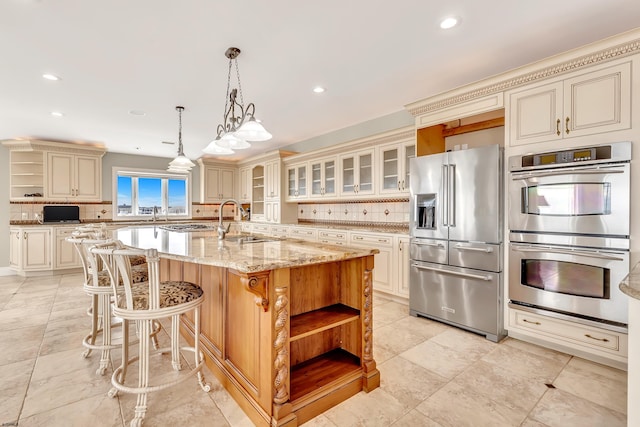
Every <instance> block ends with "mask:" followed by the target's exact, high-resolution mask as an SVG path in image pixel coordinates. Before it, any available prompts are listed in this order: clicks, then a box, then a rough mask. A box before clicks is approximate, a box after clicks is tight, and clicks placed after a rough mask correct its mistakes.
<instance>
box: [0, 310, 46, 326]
mask: <svg viewBox="0 0 640 427" xmlns="http://www.w3.org/2000/svg"><path fill="white" fill-rule="evenodd" d="M48 320H49V311H48V310H47V311H46V312H43V311H42V310H41V309H38V308H35V309H32V308H25V307H22V308H13V309H3V310H2V311H0V331H8V330H11V329H20V328H28V327H31V326H41V325H46V324H47V321H48Z"/></svg>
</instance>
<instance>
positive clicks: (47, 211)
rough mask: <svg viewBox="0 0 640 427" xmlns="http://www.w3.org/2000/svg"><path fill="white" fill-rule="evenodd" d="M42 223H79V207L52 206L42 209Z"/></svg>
mask: <svg viewBox="0 0 640 427" xmlns="http://www.w3.org/2000/svg"><path fill="white" fill-rule="evenodd" d="M42 221H43V222H44V223H70V224H79V223H80V207H78V206H65V205H52V206H44V207H43V208H42Z"/></svg>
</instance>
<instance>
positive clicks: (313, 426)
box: [304, 414, 336, 427]
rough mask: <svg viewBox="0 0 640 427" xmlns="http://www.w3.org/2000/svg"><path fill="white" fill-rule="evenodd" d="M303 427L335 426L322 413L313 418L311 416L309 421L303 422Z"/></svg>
mask: <svg viewBox="0 0 640 427" xmlns="http://www.w3.org/2000/svg"><path fill="white" fill-rule="evenodd" d="M304 426H305V427H336V425H335V424H334V423H332V422H331V420H329V418H327V417H326V416H324V415H323V414H320V415H318V416H317V417H315V418H311V419H310V420H309V421H307V422H306V423H304Z"/></svg>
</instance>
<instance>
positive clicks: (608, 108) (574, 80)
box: [507, 62, 631, 146]
mask: <svg viewBox="0 0 640 427" xmlns="http://www.w3.org/2000/svg"><path fill="white" fill-rule="evenodd" d="M508 102H509V107H508V109H507V114H508V117H507V122H508V123H509V141H510V145H512V146H513V145H522V144H532V143H537V142H543V141H551V140H554V139H562V138H571V137H577V136H585V135H590V134H596V133H603V132H611V131H617V130H622V129H628V128H630V127H631V63H630V62H624V63H621V64H618V65H614V66H608V67H604V68H602V67H601V68H600V69H598V70H596V71H591V72H581V73H576V74H573V75H571V76H570V77H569V78H565V79H563V80H559V81H555V82H552V83H548V84H544V85H540V86H536V87H533V88H530V89H524V90H514V91H512V92H510V93H509V94H508Z"/></svg>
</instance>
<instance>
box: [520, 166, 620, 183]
mask: <svg viewBox="0 0 640 427" xmlns="http://www.w3.org/2000/svg"><path fill="white" fill-rule="evenodd" d="M624 172H625V171H624V170H623V169H597V168H595V169H594V168H591V169H565V170H560V171H552V172H526V173H520V174H517V173H512V174H511V179H513V180H514V181H519V180H521V179H530V178H542V177H545V176H562V175H606V174H612V173H624Z"/></svg>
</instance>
